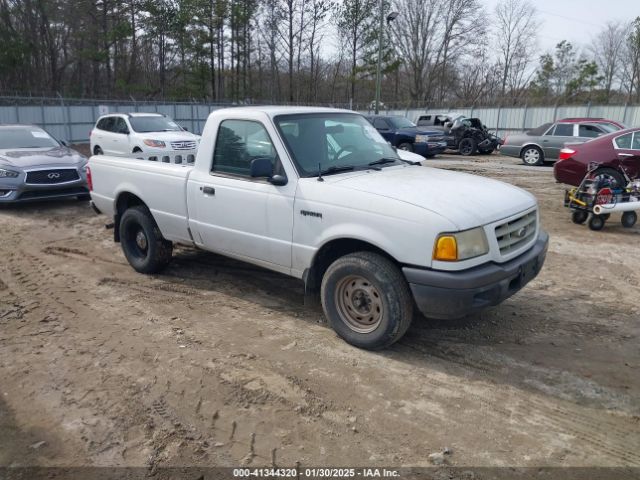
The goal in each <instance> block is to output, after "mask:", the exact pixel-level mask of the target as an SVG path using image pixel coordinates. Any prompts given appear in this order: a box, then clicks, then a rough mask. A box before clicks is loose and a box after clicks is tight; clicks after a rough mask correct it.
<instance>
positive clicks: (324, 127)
mask: <svg viewBox="0 0 640 480" xmlns="http://www.w3.org/2000/svg"><path fill="white" fill-rule="evenodd" d="M275 123H276V126H277V128H278V130H279V131H280V134H281V135H282V137H283V138H284V140H285V144H286V146H287V149H288V150H289V153H290V155H291V158H292V159H293V161H294V163H295V164H296V167H297V169H298V172H299V173H300V175H301V176H302V177H313V176H317V175H318V172H319V171H320V170H322V171H327V170H330V169H331V168H332V167H335V168H338V167H339V168H341V169H342V168H343V167H345V168H344V170H346V169H347V168H346V167H349V169H357V168H371V166H370V165H369V164H370V163H372V162H377V161H379V160H382V159H390V162H389V163H388V164H389V165H392V164H396V163H400V162H401V160H400V158H399V157H398V155H397V154H396V152H395V150H394V149H393V148H391V146H390V145H389V144H388V143H387V141H386V140H385V139H384V138H382V136H381V135H380V134H379V133H378V131H377V130H376V129H375V128H374V127H373V126H372V125H371V124H370V123H369V122H368V121H367V120H365V118H364V117H362V116H360V115H357V114H352V113H313V114H300V115H280V116H277V117H276V118H275ZM383 166H385V165H379V166H376V168H381V167H383Z"/></svg>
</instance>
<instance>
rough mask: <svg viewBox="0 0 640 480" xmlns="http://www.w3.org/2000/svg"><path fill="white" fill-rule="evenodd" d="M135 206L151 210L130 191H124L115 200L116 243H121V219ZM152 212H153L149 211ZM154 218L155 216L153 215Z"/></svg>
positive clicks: (114, 236)
mask: <svg viewBox="0 0 640 480" xmlns="http://www.w3.org/2000/svg"><path fill="white" fill-rule="evenodd" d="M135 206H143V207H146V208H147V210H149V207H148V206H147V204H146V203H145V202H144V200H142V199H141V198H140V197H139V196H138V195H136V194H135V193H131V192H129V191H122V192H120V193H119V194H118V196H117V197H116V200H115V209H114V213H113V221H114V228H113V240H114V241H115V242H119V241H120V218H122V214H123V213H124V212H125V211H126V210H127V209H129V208H131V207H135ZM149 211H151V210H149ZM152 216H153V214H152Z"/></svg>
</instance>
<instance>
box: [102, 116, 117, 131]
mask: <svg viewBox="0 0 640 480" xmlns="http://www.w3.org/2000/svg"><path fill="white" fill-rule="evenodd" d="M114 120H115V118H114V117H105V118H103V119H102V120H100V121H99V122H98V128H99V129H100V130H105V131H107V132H113V131H114Z"/></svg>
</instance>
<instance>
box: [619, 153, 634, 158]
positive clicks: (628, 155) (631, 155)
mask: <svg viewBox="0 0 640 480" xmlns="http://www.w3.org/2000/svg"><path fill="white" fill-rule="evenodd" d="M618 156H619V157H633V154H632V153H619V154H618Z"/></svg>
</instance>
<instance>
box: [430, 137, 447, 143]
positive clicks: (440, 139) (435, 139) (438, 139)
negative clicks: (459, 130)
mask: <svg viewBox="0 0 640 480" xmlns="http://www.w3.org/2000/svg"><path fill="white" fill-rule="evenodd" d="M429 141H430V142H444V137H442V136H440V135H433V136H430V137H429Z"/></svg>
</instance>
